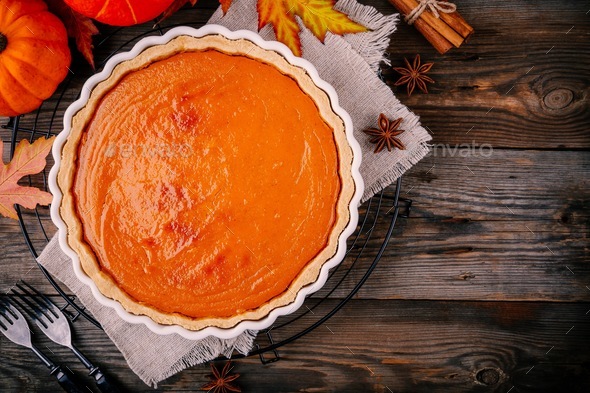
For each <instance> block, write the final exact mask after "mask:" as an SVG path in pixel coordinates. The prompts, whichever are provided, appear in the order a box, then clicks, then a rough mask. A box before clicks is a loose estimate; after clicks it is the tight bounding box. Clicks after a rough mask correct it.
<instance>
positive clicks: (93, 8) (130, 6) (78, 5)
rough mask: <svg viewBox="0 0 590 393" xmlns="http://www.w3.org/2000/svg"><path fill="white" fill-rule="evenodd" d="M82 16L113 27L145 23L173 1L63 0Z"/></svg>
mask: <svg viewBox="0 0 590 393" xmlns="http://www.w3.org/2000/svg"><path fill="white" fill-rule="evenodd" d="M64 1H65V2H66V4H67V5H69V6H70V7H72V8H73V9H74V10H76V11H78V12H79V13H81V14H82V15H85V16H87V17H89V18H92V19H96V20H97V21H99V22H102V23H106V24H107V25H113V26H131V25H136V24H139V23H143V22H147V21H148V20H151V19H154V18H156V17H157V16H158V15H160V14H161V13H162V12H164V11H165V10H166V9H167V8H168V7H169V6H170V4H172V3H173V2H174V0H64Z"/></svg>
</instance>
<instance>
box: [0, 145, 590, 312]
mask: <svg viewBox="0 0 590 393" xmlns="http://www.w3.org/2000/svg"><path fill="white" fill-rule="evenodd" d="M439 150H440V149H439ZM464 153H469V152H468V149H462V150H457V151H456V152H455V156H454V157H450V156H448V152H447V153H446V154H447V156H446V157H441V156H440V154H442V153H440V152H438V153H437V154H438V156H435V155H431V156H430V157H428V158H426V159H425V160H424V161H423V162H421V163H419V164H418V165H417V166H416V167H415V168H414V169H412V170H411V171H410V172H409V173H408V175H407V176H406V178H405V179H404V185H403V190H404V191H403V193H402V195H403V196H406V197H410V198H412V199H413V201H414V205H413V211H412V216H411V218H410V219H409V220H403V219H402V220H400V223H399V228H398V229H396V232H395V235H394V239H393V240H392V242H391V245H390V247H389V248H387V249H386V252H385V254H384V257H383V259H382V261H381V262H380V264H379V266H378V268H377V271H376V272H375V274H374V275H373V277H371V279H370V280H369V282H368V283H367V285H365V286H364V287H363V288H362V289H361V291H360V293H359V295H358V296H359V297H361V298H404V299H465V300H477V299H489V300H493V299H503V300H527V299H528V300H535V299H536V300H547V301H571V300H575V299H580V300H588V299H590V292H588V291H587V290H586V288H585V285H588V283H587V281H585V277H588V275H589V274H590V265H588V233H589V230H590V229H589V228H590V214H589V211H590V209H589V207H590V184H589V182H588V179H589V178H590V176H589V174H590V156H589V155H588V154H587V153H585V152H566V151H562V152H548V151H524V152H522V151H515V150H498V149H496V150H494V151H493V153H492V155H491V156H490V157H484V156H481V155H479V156H478V155H477V154H479V153H476V154H472V153H470V155H469V156H465V157H464V155H465V154H464ZM486 154H487V153H486ZM433 167H434V168H433ZM472 172H473V173H472ZM389 195H391V190H390V192H389ZM376 202H377V200H374V201H373V202H372V203H373V207H372V208H371V211H374V210H375V208H374V206H375V203H376ZM383 204H384V205H383V209H382V211H383V212H385V211H387V210H389V208H390V204H391V202H390V201H384V202H383ZM365 209H366V205H365V207H363V208H362V209H361V213H362V212H363V211H364V210H365ZM44 211H45V212H46V210H44ZM26 217H27V222H29V223H31V225H30V228H31V236H32V237H33V238H34V239H36V240H37V243H38V244H43V241H44V240H43V239H44V237H43V235H42V233H41V232H40V230H39V226H38V224H36V223H35V221H34V220H35V218H34V216H33V215H32V214H31V213H27V214H26ZM373 221H374V217H370V218H369V222H373ZM43 222H44V224H46V225H45V226H46V227H47V228H48V231H49V233H53V231H54V230H55V229H54V228H53V225H52V224H51V223H50V221H49V220H48V218H47V217H46V216H45V220H44V221H43ZM388 222H389V221H388V217H381V218H380V219H379V221H378V225H377V226H376V227H375V228H374V231H373V234H372V238H371V240H370V241H369V242H368V247H367V249H366V250H365V251H364V252H363V254H362V257H361V259H360V260H359V262H358V263H357V267H355V269H354V270H353V272H352V273H351V276H350V277H349V279H348V280H346V281H345V282H344V284H343V285H342V286H341V288H340V289H339V290H337V291H336V292H335V293H334V294H333V296H336V297H343V296H345V295H346V294H347V293H348V292H349V291H350V289H351V288H352V287H353V286H354V285H355V283H356V282H358V280H359V279H360V277H361V275H362V274H363V273H364V271H365V270H366V267H367V266H368V265H369V264H370V263H371V261H372V260H373V258H374V256H375V255H376V253H377V251H378V248H379V246H380V245H381V243H382V239H383V237H384V236H385V232H386V231H387V227H388ZM368 229H369V227H367V228H365V229H364V231H367V230H368ZM18 232H19V228H18V225H17V224H16V223H15V222H12V221H9V220H0V242H2V244H3V245H4V247H2V251H0V252H1V253H3V254H5V256H4V255H3V258H2V259H3V260H4V258H7V260H10V261H11V266H12V268H11V269H1V274H2V275H3V277H4V278H5V280H6V281H4V280H3V282H6V283H11V282H14V281H16V280H18V279H19V278H20V277H21V276H22V275H24V274H26V273H27V272H28V271H29V270H30V268H31V266H33V262H32V261H31V259H30V257H29V255H28V252H27V251H26V248H25V246H24V244H23V243H22V238H21V235H20V234H19V233H18ZM364 238H365V237H364V236H363V237H361V239H360V240H361V241H362V240H363V239H364ZM360 244H362V242H359V245H360ZM352 255H353V256H355V255H356V253H355V252H353V253H352ZM351 263H352V257H351V258H350V259H348V260H347V261H345V263H344V266H343V267H348V266H350V264H351ZM570 269H571V271H570ZM572 272H573V273H572ZM28 274H30V273H28ZM339 274H340V273H339ZM339 277H340V275H336V277H335V278H339ZM48 289H49V288H48ZM325 292H326V291H324V292H321V293H325ZM321 293H320V294H321Z"/></svg>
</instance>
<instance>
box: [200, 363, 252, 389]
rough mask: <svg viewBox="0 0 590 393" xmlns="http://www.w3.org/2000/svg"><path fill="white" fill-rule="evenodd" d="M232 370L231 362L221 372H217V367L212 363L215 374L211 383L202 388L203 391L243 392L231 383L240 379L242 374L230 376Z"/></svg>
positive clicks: (212, 371)
mask: <svg viewBox="0 0 590 393" xmlns="http://www.w3.org/2000/svg"><path fill="white" fill-rule="evenodd" d="M231 369H232V367H231V362H227V363H226V364H225V366H223V370H221V371H219V370H217V367H215V366H214V365H213V363H211V373H212V374H213V375H212V376H211V382H209V383H207V384H205V385H203V386H201V390H205V391H208V392H211V393H228V392H237V393H239V392H241V391H242V389H240V387H239V386H236V385H234V384H233V383H231V382H233V381H235V380H236V379H238V378H239V376H240V374H233V375H230V374H229V372H230V371H231Z"/></svg>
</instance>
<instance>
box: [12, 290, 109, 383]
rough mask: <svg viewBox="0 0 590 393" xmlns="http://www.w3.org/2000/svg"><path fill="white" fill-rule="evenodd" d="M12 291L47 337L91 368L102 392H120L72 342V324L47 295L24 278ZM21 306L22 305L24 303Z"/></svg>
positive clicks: (91, 372) (92, 374) (91, 373)
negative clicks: (23, 303) (26, 306)
mask: <svg viewBox="0 0 590 393" xmlns="http://www.w3.org/2000/svg"><path fill="white" fill-rule="evenodd" d="M21 284H22V285H21ZM12 292H13V293H14V294H16V295H19V296H20V298H21V299H22V300H23V302H25V303H26V304H27V305H28V306H29V307H30V309H31V310H32V311H31V312H29V311H28V310H27V312H29V315H30V316H31V318H32V319H33V320H34V321H35V322H37V326H39V328H41V331H42V332H43V333H45V335H46V336H47V337H49V338H50V339H51V340H52V341H54V342H55V343H57V344H60V345H63V346H65V347H68V348H70V349H71V350H72V351H73V352H74V354H75V355H76V357H77V358H78V359H79V360H80V361H81V362H82V363H83V364H84V366H85V367H86V368H88V370H90V375H91V376H92V377H93V378H94V381H95V383H96V385H97V386H98V388H99V389H100V391H101V392H103V393H116V392H119V390H118V389H117V388H116V387H115V385H114V384H113V383H112V381H110V379H109V378H107V377H106V376H105V375H104V374H103V372H102V371H101V370H100V368H99V367H97V366H95V365H94V364H92V362H91V361H90V360H89V359H88V358H87V357H86V356H85V355H84V354H83V353H82V352H80V351H79V350H78V349H77V348H76V347H75V346H74V344H73V343H72V332H71V329H70V324H69V321H68V318H67V317H66V316H65V315H64V313H63V312H62V310H60V309H59V308H58V307H57V306H56V305H55V304H54V303H53V302H52V301H51V300H50V299H49V298H48V297H47V296H45V295H43V294H42V293H41V292H39V291H38V290H36V289H35V288H33V287H32V286H31V285H29V284H27V283H26V282H25V281H23V280H21V281H20V283H17V284H16V288H14V287H13V288H12ZM19 305H20V304H19ZM20 306H21V307H22V305H20ZM23 308H24V307H23Z"/></svg>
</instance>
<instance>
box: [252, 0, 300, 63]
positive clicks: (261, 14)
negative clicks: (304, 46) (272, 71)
mask: <svg viewBox="0 0 590 393" xmlns="http://www.w3.org/2000/svg"><path fill="white" fill-rule="evenodd" d="M256 9H257V10H258V30H260V29H262V28H263V27H264V26H266V25H267V24H269V23H271V24H272V28H273V30H274V32H275V36H276V37H277V40H278V41H280V42H282V43H283V44H285V45H287V46H288V47H289V49H291V51H292V52H293V53H294V54H295V55H296V56H301V41H300V40H299V25H298V24H297V21H296V20H295V15H294V14H293V13H291V12H290V10H289V9H288V8H287V7H286V5H285V2H284V1H282V0H280V1H277V0H258V2H257V4H256Z"/></svg>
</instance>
